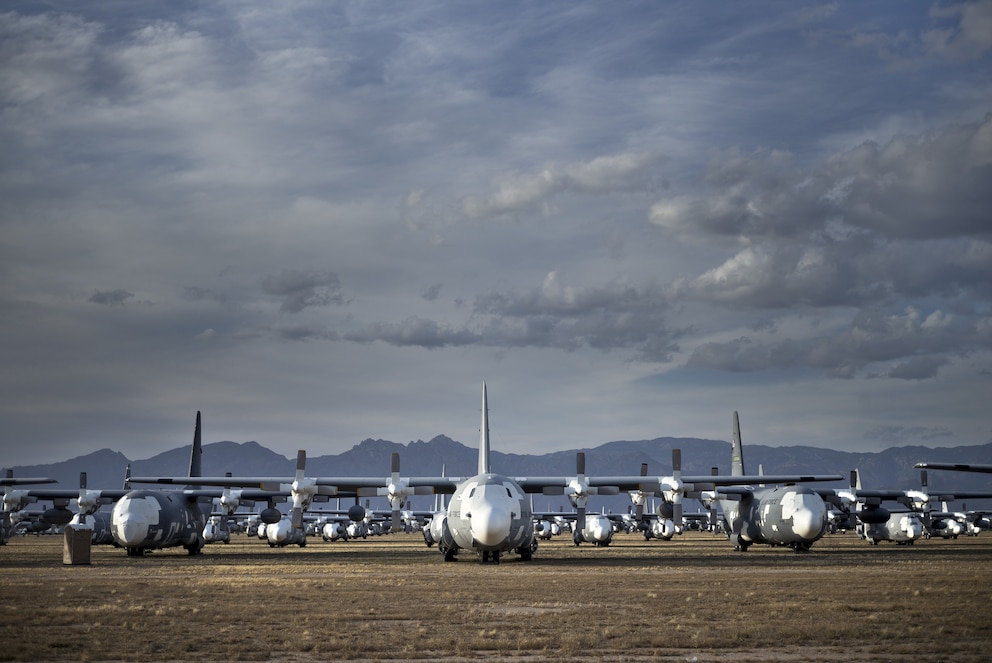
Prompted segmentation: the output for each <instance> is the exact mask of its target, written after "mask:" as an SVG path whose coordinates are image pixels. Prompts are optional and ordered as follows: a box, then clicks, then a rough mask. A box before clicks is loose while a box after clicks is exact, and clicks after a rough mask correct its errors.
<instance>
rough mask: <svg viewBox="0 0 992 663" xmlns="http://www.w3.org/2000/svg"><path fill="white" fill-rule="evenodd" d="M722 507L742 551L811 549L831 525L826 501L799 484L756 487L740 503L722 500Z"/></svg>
mask: <svg viewBox="0 0 992 663" xmlns="http://www.w3.org/2000/svg"><path fill="white" fill-rule="evenodd" d="M720 506H721V508H722V509H723V513H724V517H725V518H726V520H727V523H728V524H729V525H730V531H732V532H737V533H739V534H738V541H737V544H738V546H739V547H740V548H742V549H746V548H747V546H748V545H750V544H752V543H767V544H771V545H773V546H789V547H790V548H793V549H794V550H796V551H801V550H808V549H809V547H810V546H812V545H813V543H814V542H815V541H817V540H818V539H819V538H820V537H822V536H823V534H824V532H826V531H827V525H828V523H829V518H828V515H829V514H828V511H827V507H826V504H825V503H824V501H823V498H821V497H820V496H819V495H817V494H816V493H815V492H813V491H812V490H810V489H809V488H806V487H805V486H800V485H792V486H778V487H774V488H756V489H754V491H753V493H752V494H751V495H746V496H743V497H742V499H740V500H739V501H736V500H721V501H720Z"/></svg>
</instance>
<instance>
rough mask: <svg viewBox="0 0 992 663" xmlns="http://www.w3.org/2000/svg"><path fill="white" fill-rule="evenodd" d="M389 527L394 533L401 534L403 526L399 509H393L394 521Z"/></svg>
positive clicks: (392, 520)
mask: <svg viewBox="0 0 992 663" xmlns="http://www.w3.org/2000/svg"><path fill="white" fill-rule="evenodd" d="M389 526H390V528H391V529H392V530H393V532H399V531H400V528H401V525H400V510H399V509H393V517H392V519H391V521H390V523H389Z"/></svg>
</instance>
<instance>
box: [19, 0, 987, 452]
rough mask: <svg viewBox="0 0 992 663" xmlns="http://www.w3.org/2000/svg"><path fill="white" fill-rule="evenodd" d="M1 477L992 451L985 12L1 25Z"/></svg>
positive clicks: (606, 6)
mask: <svg viewBox="0 0 992 663" xmlns="http://www.w3.org/2000/svg"><path fill="white" fill-rule="evenodd" d="M5 7H6V9H5V10H4V12H5V13H0V113H2V116H0V145H2V150H0V320H2V323H0V348H2V357H3V369H2V371H0V450H2V454H0V465H4V466H10V465H19V464H30V463H44V462H51V461H56V460H63V459H66V458H70V457H74V456H78V455H81V454H85V453H89V452H91V451H95V450H97V449H100V448H104V447H109V448H111V449H114V450H119V451H122V452H123V453H124V454H126V455H127V456H129V457H130V458H132V459H136V458H146V457H149V456H151V455H154V454H155V453H158V452H160V451H163V450H166V449H171V448H174V447H176V446H180V445H183V444H188V443H189V441H190V439H191V433H192V428H193V419H194V415H195V412H196V410H198V409H200V410H202V411H203V416H204V439H205V441H207V442H212V441H217V440H222V439H229V440H234V441H238V442H243V441H247V440H257V441H258V442H260V443H261V444H264V445H266V446H268V447H270V448H272V449H274V450H276V451H278V452H280V453H284V454H285V455H287V456H291V455H293V454H294V453H295V451H296V449H298V448H306V449H308V451H309V453H310V454H312V455H320V454H326V453H338V452H340V451H343V450H346V449H348V448H350V447H351V446H352V445H354V444H356V443H358V442H359V441H361V440H362V439H365V438H368V437H373V438H385V439H389V440H393V441H396V442H408V441H410V440H416V439H424V440H427V439H430V438H431V437H434V436H435V435H438V434H442V433H443V434H447V435H449V436H451V437H453V438H454V439H456V440H459V441H462V442H464V443H466V444H470V445H474V444H475V442H476V440H477V439H478V422H479V398H480V391H481V385H482V382H483V380H485V381H487V383H488V385H489V395H490V408H491V426H492V435H493V443H494V445H495V446H496V447H497V448H499V449H500V450H503V451H512V452H524V453H527V452H530V453H541V452H546V451H553V450H558V449H565V448H575V447H588V446H596V445H598V444H601V443H603V442H607V441H610V440H617V439H649V438H653V437H658V436H665V435H673V436H693V437H705V438H716V439H728V438H729V433H730V419H731V412H732V411H733V410H734V409H738V410H740V412H741V421H742V427H743V429H744V440H745V443H746V442H753V443H764V444H771V445H785V444H790V445H791V444H805V445H813V446H824V447H832V448H836V449H843V450H866V451H878V450H881V449H884V448H887V447H890V446H899V445H907V444H923V445H926V446H957V445H971V444H984V443H986V442H990V441H992V407H990V405H989V403H990V401H989V396H990V394H992V306H990V304H992V115H990V113H992V73H990V72H992V2H988V1H986V2H963V3H957V2H939V3H935V4H932V5H930V4H927V3H901V4H899V6H898V9H896V10H893V8H892V5H890V4H888V3H864V2H839V3H830V4H814V3H781V2H734V3H719V4H710V3H688V2H686V3H683V2H663V3H662V2H631V3H622V4H617V3H584V2H571V1H569V2H513V1H510V2H499V3H492V2H457V3H455V2H427V1H425V2H415V3H412V2H411V3H406V2H403V3H378V2H376V3H367V2H326V1H324V0H319V1H314V2H278V3H272V2H253V1H250V0H245V1H242V2H212V3H199V2H169V3H163V2H135V1H133V0H128V1H127V2H121V1H120V0H104V1H99V0H98V1H94V2H87V3H76V2H68V1H58V0H52V1H50V2H17V1H14V2H9V3H5Z"/></svg>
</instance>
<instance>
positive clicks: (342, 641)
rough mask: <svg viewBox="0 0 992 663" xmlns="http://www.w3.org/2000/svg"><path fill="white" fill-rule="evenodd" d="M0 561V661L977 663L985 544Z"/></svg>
mask: <svg viewBox="0 0 992 663" xmlns="http://www.w3.org/2000/svg"><path fill="white" fill-rule="evenodd" d="M62 552H63V541H62V538H61V537H59V536H40V537H39V536H27V537H21V536H17V537H14V538H13V539H11V541H10V543H9V544H8V545H6V546H2V547H0V595H2V601H0V611H2V612H0V614H2V620H0V660H4V661H137V660H141V661H189V660H197V661H214V660H239V661H299V662H310V661H323V660H329V659H350V660H411V659H422V660H435V661H437V660H441V661H468V660H476V659H482V658H485V659H490V660H511V661H533V660H542V659H565V658H567V659H570V660H588V661H592V660H597V661H598V660H617V661H642V660H644V661H646V660H657V661H697V662H703V661H790V662H791V661H839V660H844V661H909V660H913V661H955V662H957V661H965V662H967V661H976V662H978V661H986V660H988V659H989V656H990V655H992V586H990V580H992V535H989V534H987V533H986V534H982V535H980V536H978V537H974V538H965V537H962V538H960V539H958V540H948V541H945V540H941V539H932V540H921V541H919V542H917V544H916V545H915V546H911V547H909V546H896V545H894V544H885V543H882V544H880V545H879V546H877V547H873V546H869V545H867V544H866V543H865V542H863V541H860V540H858V539H857V537H855V536H854V535H853V534H835V535H828V536H826V537H825V538H824V539H823V540H821V541H819V542H818V543H817V544H816V545H815V546H814V548H813V550H812V551H811V552H809V553H806V554H795V553H793V552H791V551H790V550H788V549H783V548H770V547H762V546H753V547H752V548H751V549H750V550H749V551H748V552H746V553H739V552H734V550H733V546H732V545H731V544H730V543H729V542H728V541H727V540H726V539H725V538H722V537H719V536H714V535H712V534H708V533H695V532H689V533H686V534H684V535H682V536H680V537H677V538H676V539H675V540H673V541H668V542H665V541H656V540H655V541H645V540H644V539H643V538H642V537H641V536H640V535H637V534H629V535H623V534H621V535H617V536H616V537H615V538H614V544H613V545H612V546H610V547H606V548H594V547H591V546H589V545H588V544H583V545H582V546H581V547H576V546H574V545H573V544H572V542H571V540H570V538H568V535H565V536H562V537H559V538H557V539H555V540H552V541H549V542H541V544H540V549H539V550H538V552H537V553H536V555H535V558H534V560H533V561H532V562H522V561H519V560H518V559H517V558H516V556H515V555H507V556H506V557H505V558H504V561H503V563H501V564H499V565H482V564H479V563H478V561H477V560H478V557H477V556H472V555H462V556H460V557H459V561H457V562H455V563H444V562H443V561H442V559H441V556H440V554H439V553H437V551H436V550H434V549H430V550H429V549H427V548H426V547H425V546H424V543H423V539H422V538H421V537H420V535H419V534H394V535H390V536H384V537H376V538H370V539H368V540H367V541H349V542H334V543H327V542H324V541H321V540H320V539H319V538H317V539H311V540H310V542H309V544H308V545H307V546H306V547H305V548H300V547H296V546H294V547H291V548H281V549H280V548H270V547H269V546H268V544H267V543H265V542H264V541H259V540H257V539H255V538H248V537H246V536H244V535H239V536H234V537H232V542H231V543H230V544H227V545H225V544H214V545H210V546H207V547H206V548H205V552H204V554H202V555H199V556H193V557H191V556H188V555H187V554H186V553H185V551H184V550H183V549H181V548H178V549H172V550H163V551H158V552H154V553H152V554H150V555H148V556H147V557H144V558H129V557H127V556H126V555H125V553H124V551H123V550H120V549H115V548H112V547H107V546H98V547H94V548H93V549H92V555H91V564H90V565H87V566H82V565H74V566H66V565H64V564H63V556H62Z"/></svg>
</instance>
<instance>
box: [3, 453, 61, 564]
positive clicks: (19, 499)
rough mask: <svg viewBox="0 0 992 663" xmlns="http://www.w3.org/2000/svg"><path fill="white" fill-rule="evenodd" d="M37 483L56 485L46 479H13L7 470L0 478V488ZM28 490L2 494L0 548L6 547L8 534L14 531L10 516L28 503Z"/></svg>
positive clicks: (12, 474)
mask: <svg viewBox="0 0 992 663" xmlns="http://www.w3.org/2000/svg"><path fill="white" fill-rule="evenodd" d="M39 483H58V482H57V481H56V480H55V479H51V478H48V477H15V476H14V471H13V470H11V469H8V470H7V475H6V476H5V477H0V486H30V485H33V484H39ZM31 492H32V491H30V490H23V489H16V488H14V489H10V490H6V491H4V494H3V510H2V511H0V546H2V545H6V543H7V541H9V540H10V534H11V532H12V531H13V530H14V527H13V520H12V518H11V514H12V513H14V512H16V511H20V510H21V509H23V508H24V507H25V506H27V504H28V503H29V502H33V501H35V500H33V499H30V493H31Z"/></svg>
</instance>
